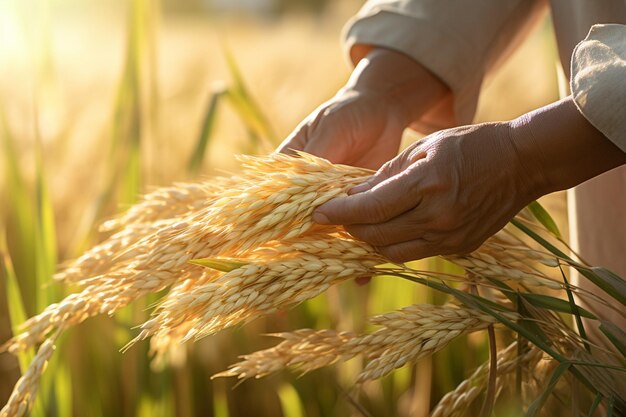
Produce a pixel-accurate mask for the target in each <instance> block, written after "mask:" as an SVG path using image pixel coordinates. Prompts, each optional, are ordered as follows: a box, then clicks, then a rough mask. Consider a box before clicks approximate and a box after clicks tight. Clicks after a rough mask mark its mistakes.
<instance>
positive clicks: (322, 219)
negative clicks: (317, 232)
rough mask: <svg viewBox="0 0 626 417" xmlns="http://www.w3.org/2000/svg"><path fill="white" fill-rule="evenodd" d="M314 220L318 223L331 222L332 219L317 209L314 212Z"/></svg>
mask: <svg viewBox="0 0 626 417" xmlns="http://www.w3.org/2000/svg"><path fill="white" fill-rule="evenodd" d="M313 221H314V222H315V223H317V224H330V220H329V219H328V217H326V215H325V214H324V213H320V212H319V211H316V212H314V213H313Z"/></svg>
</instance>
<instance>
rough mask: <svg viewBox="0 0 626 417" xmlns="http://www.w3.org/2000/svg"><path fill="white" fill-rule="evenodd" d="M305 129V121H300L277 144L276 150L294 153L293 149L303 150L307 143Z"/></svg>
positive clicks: (288, 153) (289, 153)
mask: <svg viewBox="0 0 626 417" xmlns="http://www.w3.org/2000/svg"><path fill="white" fill-rule="evenodd" d="M307 131H308V129H307V126H306V123H305V122H303V123H301V124H300V125H299V126H298V127H296V128H295V130H294V131H293V132H291V134H290V135H289V136H287V138H286V139H285V140H284V141H283V142H282V143H281V144H280V145H278V148H276V152H279V153H284V154H287V155H295V154H296V152H295V151H304V148H305V147H306V143H307Z"/></svg>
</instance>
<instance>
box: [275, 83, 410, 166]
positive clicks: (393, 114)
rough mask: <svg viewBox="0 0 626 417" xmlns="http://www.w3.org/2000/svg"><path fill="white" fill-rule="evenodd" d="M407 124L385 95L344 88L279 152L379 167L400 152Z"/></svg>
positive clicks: (319, 108) (286, 142) (306, 120)
mask: <svg viewBox="0 0 626 417" xmlns="http://www.w3.org/2000/svg"><path fill="white" fill-rule="evenodd" d="M407 125H408V121H406V120H404V118H403V113H402V111H400V110H399V109H398V106H397V105H396V104H395V103H394V102H393V101H392V100H389V99H388V98H386V97H384V96H383V95H382V94H378V93H376V92H372V91H357V90H354V89H351V88H344V89H342V90H340V91H339V92H338V93H337V94H336V95H335V96H334V97H333V98H331V99H330V100H328V101H327V102H325V103H324V104H322V105H321V106H320V107H318V108H317V109H316V110H315V111H313V112H312V113H311V114H310V115H309V116H308V117H307V118H305V119H304V120H303V121H302V122H301V123H300V125H298V127H297V128H296V129H295V131H294V132H293V133H292V134H291V135H290V136H289V137H288V138H287V139H286V140H285V141H284V142H283V143H282V144H281V145H280V147H279V148H278V151H279V152H290V151H293V150H300V151H305V152H308V153H311V154H313V155H317V156H321V157H322V158H326V159H328V160H330V161H331V162H334V163H340V164H346V165H353V166H360V167H364V168H371V169H378V168H380V166H381V165H382V164H383V163H385V162H387V161H388V160H390V159H391V158H393V157H394V156H395V155H396V154H397V153H398V148H399V146H400V140H401V138H402V132H403V130H404V128H405V127H406V126H407Z"/></svg>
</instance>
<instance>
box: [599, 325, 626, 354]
mask: <svg viewBox="0 0 626 417" xmlns="http://www.w3.org/2000/svg"><path fill="white" fill-rule="evenodd" d="M600 323H601V324H600V331H601V332H602V333H604V335H605V336H606V337H607V338H608V339H609V340H610V341H611V343H613V346H615V347H616V348H617V350H619V351H620V353H621V354H622V355H623V356H624V357H625V358H626V332H624V330H622V329H620V328H619V327H617V326H616V325H614V324H613V323H610V322H608V321H602V320H601V321H600Z"/></svg>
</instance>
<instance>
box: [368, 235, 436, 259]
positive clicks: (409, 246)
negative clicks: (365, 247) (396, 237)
mask: <svg viewBox="0 0 626 417" xmlns="http://www.w3.org/2000/svg"><path fill="white" fill-rule="evenodd" d="M376 250H377V251H378V252H379V253H380V254H382V255H383V256H385V257H386V258H387V259H389V260H391V261H392V262H396V263H404V262H409V261H417V260H419V259H424V258H428V257H430V256H435V255H439V252H440V248H439V244H438V243H433V242H428V241H426V240H424V239H415V240H411V241H408V242H402V243H397V244H395V245H389V246H381V247H377V248H376Z"/></svg>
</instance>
